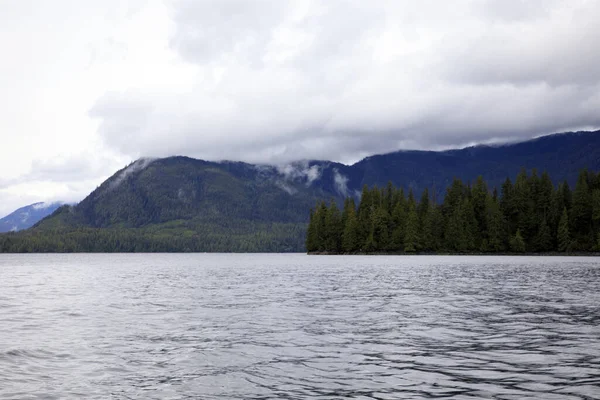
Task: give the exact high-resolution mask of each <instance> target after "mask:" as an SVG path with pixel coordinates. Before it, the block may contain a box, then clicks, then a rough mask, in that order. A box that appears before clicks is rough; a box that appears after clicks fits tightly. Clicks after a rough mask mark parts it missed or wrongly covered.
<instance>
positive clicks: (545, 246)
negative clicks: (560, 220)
mask: <svg viewBox="0 0 600 400" xmlns="http://www.w3.org/2000/svg"><path fill="white" fill-rule="evenodd" d="M552 242H553V241H552V233H551V232H550V227H549V226H548V223H547V222H546V218H544V219H542V222H541V224H540V228H539V231H538V234H537V236H536V240H535V250H536V251H550V250H552Z"/></svg>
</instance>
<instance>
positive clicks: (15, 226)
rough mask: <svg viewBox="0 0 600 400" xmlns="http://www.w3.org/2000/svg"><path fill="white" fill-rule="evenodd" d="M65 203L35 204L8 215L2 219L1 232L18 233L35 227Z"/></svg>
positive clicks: (0, 223)
mask: <svg viewBox="0 0 600 400" xmlns="http://www.w3.org/2000/svg"><path fill="white" fill-rule="evenodd" d="M62 205H63V203H60V202H54V203H34V204H30V205H28V206H25V207H21V208H19V209H18V210H16V211H14V212H12V213H10V214H8V215H7V216H6V217H4V218H2V219H0V232H16V231H20V230H23V229H27V228H30V227H32V226H33V225H35V224H36V223H37V222H39V221H40V220H41V219H43V218H46V217H47V216H48V215H50V214H52V213H53V212H54V211H56V209H57V208H58V207H60V206H62Z"/></svg>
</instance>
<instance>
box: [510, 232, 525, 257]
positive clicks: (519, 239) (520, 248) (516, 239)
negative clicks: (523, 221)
mask: <svg viewBox="0 0 600 400" xmlns="http://www.w3.org/2000/svg"><path fill="white" fill-rule="evenodd" d="M510 251H512V252H514V253H524V252H525V240H523V236H521V231H520V230H518V229H517V233H515V236H513V237H512V238H510Z"/></svg>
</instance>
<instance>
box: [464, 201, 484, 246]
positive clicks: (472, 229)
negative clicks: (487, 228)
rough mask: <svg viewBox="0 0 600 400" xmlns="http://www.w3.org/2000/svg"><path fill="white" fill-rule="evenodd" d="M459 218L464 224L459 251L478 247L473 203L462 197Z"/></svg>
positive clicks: (478, 237)
mask: <svg viewBox="0 0 600 400" xmlns="http://www.w3.org/2000/svg"><path fill="white" fill-rule="evenodd" d="M460 210H461V212H460V214H461V215H460V220H461V222H462V223H463V224H464V229H463V230H462V233H463V235H462V237H461V244H460V247H461V251H472V250H475V249H477V248H479V241H480V240H479V239H480V236H479V235H478V228H477V219H476V218H475V211H473V204H472V203H471V201H470V200H469V199H464V200H463V202H462V204H461V208H460Z"/></svg>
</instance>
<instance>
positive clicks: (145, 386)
mask: <svg viewBox="0 0 600 400" xmlns="http://www.w3.org/2000/svg"><path fill="white" fill-rule="evenodd" d="M0 398H2V399H38V398H39V399H63V398H85V399H107V398H112V399H179V398H193V399H309V398H318V399H334V398H354V399H421V398H424V399H429V398H453V399H476V398H493V399H531V398H536V399H599V398H600V260H599V259H597V258H542V257H534V258H527V257H523V258H513V257H496V258H494V257H487V258H486V257H318V256H310V257H309V256H304V255H206V254H198V255H59V256H48V255H10V256H7V255H2V256H0Z"/></svg>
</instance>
